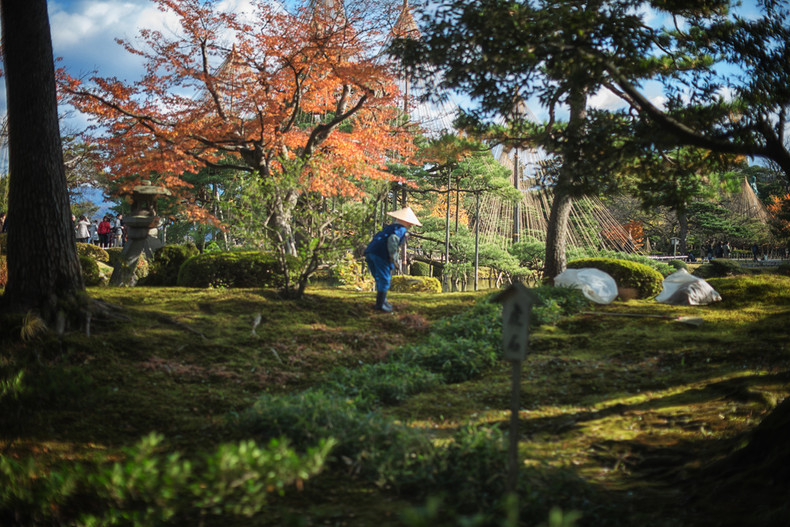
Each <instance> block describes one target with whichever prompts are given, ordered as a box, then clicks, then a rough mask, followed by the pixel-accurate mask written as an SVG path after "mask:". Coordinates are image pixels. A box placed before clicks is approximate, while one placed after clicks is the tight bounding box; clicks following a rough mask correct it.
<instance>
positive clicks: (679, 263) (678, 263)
mask: <svg viewBox="0 0 790 527" xmlns="http://www.w3.org/2000/svg"><path fill="white" fill-rule="evenodd" d="M667 265H668V266H670V267H672V268H673V269H674V270H676V271H678V270H680V269H685V270H686V271H688V270H689V266H688V264H687V263H686V262H684V261H683V260H670V261H668V262H667Z"/></svg>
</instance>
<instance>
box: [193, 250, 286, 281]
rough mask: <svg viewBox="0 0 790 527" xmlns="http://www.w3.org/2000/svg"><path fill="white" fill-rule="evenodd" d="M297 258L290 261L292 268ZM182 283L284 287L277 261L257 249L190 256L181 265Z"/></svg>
mask: <svg viewBox="0 0 790 527" xmlns="http://www.w3.org/2000/svg"><path fill="white" fill-rule="evenodd" d="M297 265H298V262H297V261H296V259H295V258H293V259H292V260H291V261H290V262H289V266H290V268H291V269H295V268H296V267H297ZM178 285H179V286H182V287H283V286H284V284H283V276H282V272H281V269H280V262H279V260H278V258H277V257H276V256H275V255H273V254H267V253H262V252H259V251H233V252H211V253H203V254H199V255H197V256H193V257H192V258H190V259H188V260H187V261H185V262H184V263H183V264H182V265H181V270H180V271H179V272H178Z"/></svg>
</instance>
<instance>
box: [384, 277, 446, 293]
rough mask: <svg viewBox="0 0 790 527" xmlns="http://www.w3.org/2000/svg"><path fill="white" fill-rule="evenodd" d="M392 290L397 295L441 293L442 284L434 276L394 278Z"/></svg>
mask: <svg viewBox="0 0 790 527" xmlns="http://www.w3.org/2000/svg"><path fill="white" fill-rule="evenodd" d="M390 290H392V291H395V292H396V293H441V292H442V284H441V282H439V280H437V279H436V278H433V277H432V276H393V277H392V285H391V286H390Z"/></svg>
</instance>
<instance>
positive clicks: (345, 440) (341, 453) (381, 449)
mask: <svg viewBox="0 0 790 527" xmlns="http://www.w3.org/2000/svg"><path fill="white" fill-rule="evenodd" d="M236 424H237V425H238V427H239V428H240V430H241V431H242V432H243V433H244V434H246V435H247V436H252V437H257V438H261V439H270V438H277V437H287V438H288V439H289V440H290V442H291V443H292V444H293V445H294V447H295V448H297V449H298V448H303V447H305V446H308V445H313V444H316V443H318V442H320V441H322V440H326V439H327V438H332V439H333V440H334V441H335V442H336V446H335V448H334V449H333V451H332V454H333V459H334V460H335V462H337V463H342V464H343V467H344V468H345V469H346V470H348V471H349V472H351V473H356V474H361V475H363V476H365V477H367V478H369V479H372V480H373V481H376V482H377V483H380V484H381V483H389V482H392V480H393V479H394V477H395V476H394V475H393V474H392V472H393V471H398V472H399V471H408V468H407V467H409V466H411V465H413V464H414V463H415V462H416V461H417V460H419V459H421V458H422V457H424V456H426V455H429V454H430V452H432V451H433V445H432V443H431V441H430V439H429V438H428V436H427V435H426V434H424V433H422V432H421V431H420V430H417V429H413V428H411V427H409V426H407V425H404V424H400V423H398V422H397V421H395V420H393V419H392V418H389V417H385V416H383V415H381V413H379V412H371V411H369V410H368V409H367V408H366V407H365V405H364V404H363V405H362V406H359V405H357V401H356V400H355V399H350V398H348V397H344V396H340V395H337V394H332V393H330V392H326V391H323V390H308V391H305V392H302V393H298V394H281V395H277V394H265V395H263V396H261V397H260V398H259V399H258V400H257V401H256V402H255V404H254V405H253V406H252V407H251V408H250V409H248V410H246V411H244V412H242V413H241V414H240V415H239V416H238V418H237V423H236ZM385 477H386V479H384V478H385ZM382 479H384V480H383V481H382Z"/></svg>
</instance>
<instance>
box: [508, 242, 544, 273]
mask: <svg viewBox="0 0 790 527" xmlns="http://www.w3.org/2000/svg"><path fill="white" fill-rule="evenodd" d="M508 252H509V253H510V254H512V255H513V256H515V257H516V258H518V261H519V265H521V266H523V267H527V268H529V269H535V270H537V269H543V261H544V259H545V257H546V244H545V243H543V242H541V241H538V240H535V239H529V240H525V241H520V242H518V243H514V244H513V245H511V246H510V247H509V248H508Z"/></svg>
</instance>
